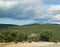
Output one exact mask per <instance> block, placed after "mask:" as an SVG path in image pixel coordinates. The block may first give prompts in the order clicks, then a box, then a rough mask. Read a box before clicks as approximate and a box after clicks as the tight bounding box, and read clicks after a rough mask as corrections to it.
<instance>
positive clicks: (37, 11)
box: [0, 0, 60, 25]
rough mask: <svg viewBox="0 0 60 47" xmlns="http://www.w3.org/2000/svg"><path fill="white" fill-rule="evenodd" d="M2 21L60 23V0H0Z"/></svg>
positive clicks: (14, 22) (11, 22) (18, 23)
mask: <svg viewBox="0 0 60 47" xmlns="http://www.w3.org/2000/svg"><path fill="white" fill-rule="evenodd" d="M0 23H1V24H17V25H25V24H32V23H57V24H60V0H50V1H49V0H0Z"/></svg>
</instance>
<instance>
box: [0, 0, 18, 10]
mask: <svg viewBox="0 0 60 47" xmlns="http://www.w3.org/2000/svg"><path fill="white" fill-rule="evenodd" d="M15 4H17V1H0V7H2V8H5V9H6V8H10V7H12V6H14V5H15Z"/></svg>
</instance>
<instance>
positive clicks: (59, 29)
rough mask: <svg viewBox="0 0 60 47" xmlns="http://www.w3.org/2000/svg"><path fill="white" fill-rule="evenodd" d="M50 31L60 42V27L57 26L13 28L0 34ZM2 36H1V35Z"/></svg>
mask: <svg viewBox="0 0 60 47" xmlns="http://www.w3.org/2000/svg"><path fill="white" fill-rule="evenodd" d="M44 30H48V31H52V32H53V35H54V39H55V40H57V41H60V25H56V24H36V25H35V24H34V25H24V26H12V27H8V28H5V29H3V28H2V29H0V32H16V31H18V32H24V33H26V34H31V33H36V34H40V32H42V31H44ZM0 35H1V34H0Z"/></svg>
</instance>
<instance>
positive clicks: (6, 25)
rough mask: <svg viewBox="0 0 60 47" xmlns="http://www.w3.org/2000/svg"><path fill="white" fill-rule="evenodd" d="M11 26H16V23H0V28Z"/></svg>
mask: <svg viewBox="0 0 60 47" xmlns="http://www.w3.org/2000/svg"><path fill="white" fill-rule="evenodd" d="M12 26H17V25H13V24H0V29H1V28H8V27H12Z"/></svg>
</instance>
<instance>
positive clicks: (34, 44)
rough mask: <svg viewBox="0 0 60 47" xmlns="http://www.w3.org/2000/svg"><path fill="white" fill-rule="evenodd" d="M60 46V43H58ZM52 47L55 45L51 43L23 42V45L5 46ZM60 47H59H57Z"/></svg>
mask: <svg viewBox="0 0 60 47" xmlns="http://www.w3.org/2000/svg"><path fill="white" fill-rule="evenodd" d="M58 44H59V45H60V43H58ZM53 45H57V44H55V43H53V42H32V43H28V42H25V43H18V44H15V43H13V44H10V45H7V46H5V47H45V46H46V47H47V46H48V47H50V46H52V47H54V46H53ZM59 47H60V46H59Z"/></svg>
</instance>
